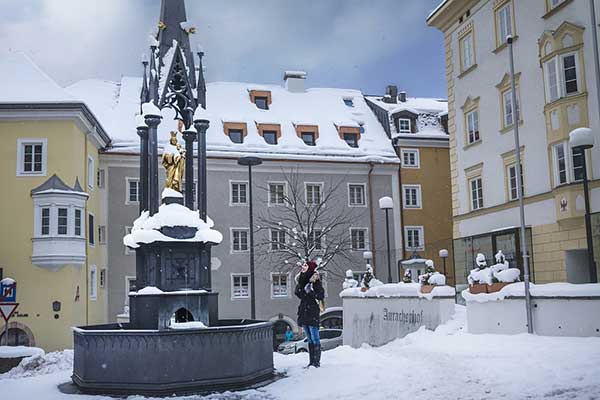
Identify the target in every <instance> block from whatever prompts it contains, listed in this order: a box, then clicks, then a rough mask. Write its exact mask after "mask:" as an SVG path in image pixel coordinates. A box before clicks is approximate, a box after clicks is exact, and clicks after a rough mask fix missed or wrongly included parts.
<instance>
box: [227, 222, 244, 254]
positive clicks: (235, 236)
mask: <svg viewBox="0 0 600 400" xmlns="http://www.w3.org/2000/svg"><path fill="white" fill-rule="evenodd" d="M231 251H232V252H234V253H243V252H246V251H248V229H247V228H231Z"/></svg>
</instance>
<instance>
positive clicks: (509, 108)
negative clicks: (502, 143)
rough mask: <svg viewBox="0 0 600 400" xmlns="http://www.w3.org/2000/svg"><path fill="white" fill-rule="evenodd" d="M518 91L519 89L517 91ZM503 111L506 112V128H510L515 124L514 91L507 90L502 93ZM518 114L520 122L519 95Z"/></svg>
mask: <svg viewBox="0 0 600 400" xmlns="http://www.w3.org/2000/svg"><path fill="white" fill-rule="evenodd" d="M517 90H518V89H517ZM502 107H503V108H502V109H503V111H504V127H505V128H506V127H510V126H512V124H514V122H515V118H516V117H517V115H515V112H514V111H515V110H514V107H513V102H512V90H507V91H505V92H503V93H502ZM517 114H519V120H520V110H519V96H518V95H517Z"/></svg>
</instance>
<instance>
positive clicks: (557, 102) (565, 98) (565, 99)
mask: <svg viewBox="0 0 600 400" xmlns="http://www.w3.org/2000/svg"><path fill="white" fill-rule="evenodd" d="M587 95H588V94H587V92H580V93H572V94H569V95H567V96H563V97H559V98H558V99H556V100H552V101H551V102H550V103H546V105H545V106H544V111H548V109H550V108H554V107H556V106H558V105H560V104H562V103H566V102H570V101H573V99H578V98H581V97H587Z"/></svg>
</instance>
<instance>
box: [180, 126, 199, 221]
mask: <svg viewBox="0 0 600 400" xmlns="http://www.w3.org/2000/svg"><path fill="white" fill-rule="evenodd" d="M183 140H185V206H186V207H187V208H189V209H190V210H193V209H194V140H196V132H195V131H193V130H191V129H186V130H185V131H184V132H183ZM199 183H200V182H198V184H199Z"/></svg>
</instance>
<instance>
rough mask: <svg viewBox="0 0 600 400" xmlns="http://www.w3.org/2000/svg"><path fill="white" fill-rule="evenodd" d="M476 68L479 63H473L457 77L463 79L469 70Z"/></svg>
mask: <svg viewBox="0 0 600 400" xmlns="http://www.w3.org/2000/svg"><path fill="white" fill-rule="evenodd" d="M475 68H477V64H473V65H471V66H470V67H469V68H467V69H465V70H464V71H463V72H461V73H460V74H458V77H457V78H458V79H462V78H463V77H464V76H466V75H467V74H468V73H469V72H471V71H473V70H474V69H475Z"/></svg>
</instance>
